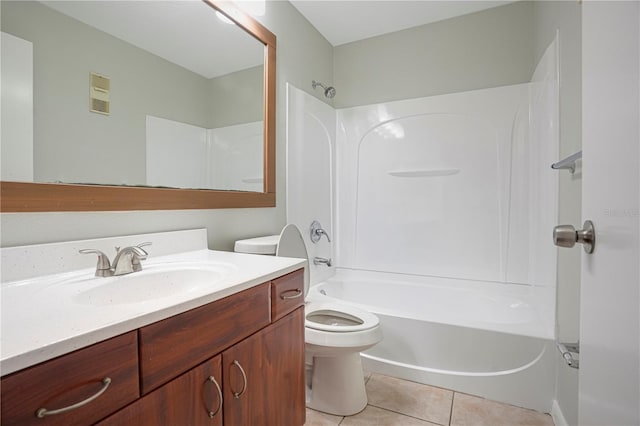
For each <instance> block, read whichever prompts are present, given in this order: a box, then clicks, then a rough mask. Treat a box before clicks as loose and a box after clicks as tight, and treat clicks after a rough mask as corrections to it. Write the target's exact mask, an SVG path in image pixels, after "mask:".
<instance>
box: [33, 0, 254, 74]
mask: <svg viewBox="0 0 640 426" xmlns="http://www.w3.org/2000/svg"><path fill="white" fill-rule="evenodd" d="M42 3H43V4H44V5H46V6H48V7H50V8H52V9H55V10H57V11H58V12H60V13H63V14H65V15H67V16H70V17H72V18H74V19H76V20H78V21H81V22H84V23H85V24H87V25H89V26H91V27H94V28H96V29H98V30H100V31H103V32H105V33H107V34H110V35H112V36H114V37H116V38H119V39H120V40H124V41H126V42H127V43H130V44H132V45H134V46H136V47H138V48H140V49H142V50H146V51H147V52H150V53H152V54H154V55H156V56H159V57H161V58H164V59H166V60H168V61H170V62H173V63H175V64H178V65H180V66H182V67H184V68H186V69H189V70H191V71H193V72H195V73H197V74H200V75H202V76H203V77H205V78H213V77H218V76H221V75H225V74H229V73H232V72H235V71H238V70H243V69H247V68H251V67H255V66H258V65H262V64H263V61H264V45H263V44H261V43H260V42H258V41H257V40H255V39H254V38H253V37H252V36H250V35H248V34H247V33H246V32H245V31H244V30H242V29H240V28H239V27H237V26H235V25H229V24H226V23H223V22H222V21H220V20H219V19H218V18H216V13H215V10H213V9H212V8H211V7H210V6H209V5H207V4H206V3H204V2H202V1H112V0H95V1H77V0H71V1H61V0H52V1H49V0H42ZM141 23H143V25H141ZM220 40H225V43H220ZM238 52H242V54H238Z"/></svg>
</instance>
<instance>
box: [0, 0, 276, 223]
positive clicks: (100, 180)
mask: <svg viewBox="0 0 640 426" xmlns="http://www.w3.org/2000/svg"><path fill="white" fill-rule="evenodd" d="M1 7H2V13H1V17H2V31H3V49H2V53H3V89H4V88H5V87H7V85H5V84H4V79H5V78H8V77H6V76H8V75H9V73H6V72H5V64H6V63H11V61H6V60H5V54H8V52H10V49H5V46H4V43H5V38H6V33H8V34H9V37H18V38H19V39H22V40H23V41H24V40H27V41H31V43H32V48H33V54H32V57H33V75H34V77H33V107H32V108H33V117H32V119H31V120H32V124H31V127H30V130H31V141H32V143H31V144H29V143H28V142H29V141H28V136H29V135H27V139H26V140H27V141H28V142H27V143H24V140H25V138H24V137H23V134H21V133H19V132H18V133H7V132H5V128H4V126H3V135H2V160H3V164H2V177H3V182H2V184H1V185H2V188H1V189H2V211H64V210H78V211H82V210H147V209H190V208H231V207H269V206H274V205H275V179H274V178H275V170H274V169H275V155H274V154H275V111H274V109H275V36H274V35H273V34H272V33H270V32H269V31H268V30H267V29H266V28H264V27H262V26H261V25H260V24H259V23H257V22H256V21H255V20H253V19H252V18H250V17H249V16H248V15H246V14H244V13H242V12H241V11H239V10H238V9H236V8H235V7H234V6H233V5H231V4H229V2H214V1H207V2H193V1H186V2H185V1H147V2H109V1H94V2H77V1H51V2H35V1H16V2H14V1H3V2H2V5H1ZM216 11H218V12H221V13H222V14H223V16H225V17H227V18H230V19H231V20H232V23H231V24H229V23H223V22H222V21H221V20H220V19H218V17H216ZM233 23H235V25H234V24H233ZM238 52H242V54H238ZM9 87H13V86H9ZM16 87H17V85H16ZM3 92H5V90H3ZM2 110H3V122H12V121H13V120H7V117H5V116H4V115H5V114H4V112H5V111H14V110H15V108H5V98H4V95H3V109H2ZM27 121H28V120H27ZM23 133H28V131H27V132H23ZM16 134H17V136H16ZM21 138H22V139H21ZM12 145H13V146H12ZM31 182H33V183H31ZM116 185H120V186H116ZM210 189H213V190H210Z"/></svg>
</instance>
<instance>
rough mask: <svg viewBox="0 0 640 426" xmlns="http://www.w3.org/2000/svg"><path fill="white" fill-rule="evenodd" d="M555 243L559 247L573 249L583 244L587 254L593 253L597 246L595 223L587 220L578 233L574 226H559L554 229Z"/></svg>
mask: <svg viewBox="0 0 640 426" xmlns="http://www.w3.org/2000/svg"><path fill="white" fill-rule="evenodd" d="M553 243H554V244H555V245H557V246H558V247H573V246H574V245H576V243H580V244H582V246H583V248H584V251H585V252H586V253H593V248H594V246H595V245H596V231H595V229H594V227H593V222H591V221H590V220H586V221H585V222H584V225H583V226H582V229H579V230H577V231H576V228H574V227H573V226H572V225H558V226H556V227H555V228H553Z"/></svg>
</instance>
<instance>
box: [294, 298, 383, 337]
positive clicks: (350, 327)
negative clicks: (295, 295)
mask: <svg viewBox="0 0 640 426" xmlns="http://www.w3.org/2000/svg"><path fill="white" fill-rule="evenodd" d="M314 317H321V318H319V320H314ZM322 320H326V321H322ZM379 323H380V320H379V319H378V317H377V316H375V315H373V314H371V313H370V312H366V311H363V310H361V309H357V308H355V307H353V306H348V305H343V304H339V303H326V302H309V303H307V305H306V306H305V327H308V328H312V329H314V330H318V331H326V332H331V333H347V332H354V331H364V330H369V329H371V328H373V327H376V326H377V325H378V324H379Z"/></svg>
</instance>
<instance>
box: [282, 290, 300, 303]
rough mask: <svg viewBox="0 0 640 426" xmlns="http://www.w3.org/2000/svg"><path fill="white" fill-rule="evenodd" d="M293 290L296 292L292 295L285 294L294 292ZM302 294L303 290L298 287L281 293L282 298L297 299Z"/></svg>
mask: <svg viewBox="0 0 640 426" xmlns="http://www.w3.org/2000/svg"><path fill="white" fill-rule="evenodd" d="M292 292H294V293H295V294H292V295H290V296H286V295H285V294H286V293H292ZM300 296H302V290H300V289H299V288H296V289H295V290H287V291H285V292H283V293H282V294H281V295H280V299H282V300H287V299H296V298H298V297H300Z"/></svg>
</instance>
